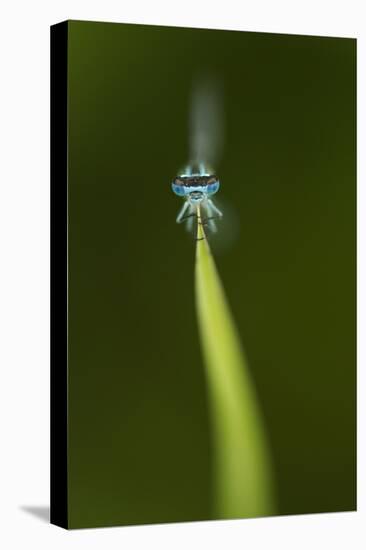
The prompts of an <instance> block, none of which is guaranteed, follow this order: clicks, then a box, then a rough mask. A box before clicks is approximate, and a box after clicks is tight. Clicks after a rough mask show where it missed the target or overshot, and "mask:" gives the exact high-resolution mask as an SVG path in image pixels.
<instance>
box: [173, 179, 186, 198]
mask: <svg viewBox="0 0 366 550" xmlns="http://www.w3.org/2000/svg"><path fill="white" fill-rule="evenodd" d="M172 189H173V192H174V193H175V194H176V195H178V196H179V197H184V195H185V194H186V190H185V187H184V185H177V184H176V183H174V182H173V183H172Z"/></svg>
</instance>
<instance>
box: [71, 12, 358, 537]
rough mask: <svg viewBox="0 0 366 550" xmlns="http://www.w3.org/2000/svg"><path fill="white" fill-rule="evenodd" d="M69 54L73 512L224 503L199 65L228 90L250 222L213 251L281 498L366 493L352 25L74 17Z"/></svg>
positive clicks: (119, 513) (235, 193)
mask: <svg viewBox="0 0 366 550" xmlns="http://www.w3.org/2000/svg"><path fill="white" fill-rule="evenodd" d="M68 53H69V182H68V186H69V187H68V192H69V195H68V197H69V389H68V392H69V400H68V407H69V463H68V466H69V470H68V475H69V523H70V526H71V527H88V526H103V525H116V524H135V523H146V522H148V523H150V522H171V521H182V520H201V519H210V518H212V517H213V515H212V511H211V491H212V488H211V481H210V476H211V470H210V468H211V466H210V432H209V422H208V406H207V396H206V388H205V379H204V370H203V364H202V359H201V355H200V348H199V341H198V335H197V326H196V319H195V311H194V298H193V296H194V294H193V290H194V289H193V262H194V240H193V239H192V238H191V237H189V236H188V235H187V234H186V233H185V231H184V230H183V228H182V227H181V226H177V225H176V224H175V216H176V214H177V211H178V208H179V207H180V205H181V200H180V199H179V198H178V197H176V196H174V195H173V193H172V191H171V189H170V182H171V180H172V178H173V177H174V176H175V174H176V172H177V170H178V168H179V167H180V166H181V165H182V163H184V162H185V161H186V160H187V156H188V142H187V135H188V127H187V121H188V115H189V102H190V93H191V89H192V83H194V81H195V79H197V78H198V77H199V76H200V75H201V74H202V72H209V73H211V74H214V75H216V76H217V77H218V79H219V80H220V81H221V83H222V85H223V89H224V98H225V119H226V138H225V150H224V154H223V157H222V160H221V162H220V163H219V165H218V166H217V173H218V175H219V177H220V180H221V189H220V193H219V195H220V197H221V198H222V199H223V200H224V201H225V203H227V204H228V205H232V207H233V208H234V210H235V211H236V216H237V218H238V220H239V222H240V232H239V235H238V237H237V239H236V240H235V241H234V242H233V243H232V245H231V246H230V247H229V248H226V250H222V251H221V252H220V253H218V254H217V255H216V259H217V264H218V268H219V271H220V274H221V276H222V279H223V282H224V285H225V288H226V291H227V294H228V298H229V302H230V304H231V306H232V309H233V312H234V316H235V319H236V321H237V323H238V327H239V331H240V334H241V335H242V340H243V343H244V345H245V348H246V351H247V355H248V357H249V361H250V366H251V369H252V373H253V377H254V380H255V384H256V387H257V390H258V393H259V398H260V402H261V405H262V408H263V411H264V415H265V419H266V423H267V428H268V436H269V440H270V444H271V449H272V453H273V461H274V468H275V473H276V482H277V491H278V502H279V506H278V512H279V514H295V513H308V512H330V511H341V510H353V509H355V505H356V504H355V500H356V495H355V492H356V490H355V199H356V184H355V154H356V150H355V70H356V69H355V57H356V41H355V40H352V39H339V38H321V37H304V36H289V35H274V34H261V33H244V32H235V31H233V32H228V31H214V30H195V29H180V28H163V27H150V26H135V25H124V24H121V25H119V24H106V23H85V22H74V21H72V22H70V23H69V45H68ZM225 223H227V224H230V220H228V217H226V220H225Z"/></svg>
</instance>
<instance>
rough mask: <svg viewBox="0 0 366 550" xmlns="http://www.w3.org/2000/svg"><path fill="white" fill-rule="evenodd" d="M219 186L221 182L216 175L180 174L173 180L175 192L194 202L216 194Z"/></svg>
mask: <svg viewBox="0 0 366 550" xmlns="http://www.w3.org/2000/svg"><path fill="white" fill-rule="evenodd" d="M219 187H220V182H219V180H218V179H217V177H216V176H215V175H199V174H189V175H180V176H177V177H176V178H175V179H174V181H173V182H172V189H173V192H174V193H175V194H176V195H178V196H180V197H186V198H187V199H188V200H191V201H192V202H200V201H201V200H203V199H204V198H205V197H208V196H211V195H214V194H215V193H217V191H218V190H219Z"/></svg>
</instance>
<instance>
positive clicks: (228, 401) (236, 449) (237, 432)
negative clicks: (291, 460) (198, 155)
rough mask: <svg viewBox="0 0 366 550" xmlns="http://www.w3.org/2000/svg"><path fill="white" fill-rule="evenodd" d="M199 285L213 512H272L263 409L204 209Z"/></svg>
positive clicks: (251, 514) (247, 514)
mask: <svg viewBox="0 0 366 550" xmlns="http://www.w3.org/2000/svg"><path fill="white" fill-rule="evenodd" d="M195 286H196V308H197V315H198V324H199V332H200V340H201V345H202V350H203V356H204V362H205V367H206V378H207V383H208V393H209V403H210V413H211V424H212V436H213V447H214V457H213V474H214V480H213V481H214V515H215V517H217V518H244V517H258V516H265V515H272V514H273V513H275V506H274V498H273V489H272V486H273V483H272V473H271V463H270V457H269V452H268V447H267V442H266V434H265V430H264V426H263V422H262V417H261V412H260V408H259V405H258V402H257V397H256V392H255V389H254V386H253V382H252V379H251V375H250V372H249V369H248V364H247V361H246V358H245V355H244V352H243V350H242V348H241V344H240V339H239V335H238V332H237V329H236V327H235V323H234V320H233V318H232V315H231V312H230V309H229V306H228V303H227V300H226V297H225V292H224V289H223V286H222V284H221V281H220V278H219V275H218V272H217V270H216V266H215V263H214V260H213V257H212V254H211V250H210V247H209V243H208V241H207V239H206V237H205V233H204V229H203V226H202V224H201V218H200V212H199V211H198V230H197V249H196V270H195Z"/></svg>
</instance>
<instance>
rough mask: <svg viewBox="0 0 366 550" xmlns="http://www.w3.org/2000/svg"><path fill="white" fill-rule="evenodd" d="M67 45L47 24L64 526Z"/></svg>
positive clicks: (58, 504) (64, 518) (54, 405)
mask: <svg viewBox="0 0 366 550" xmlns="http://www.w3.org/2000/svg"><path fill="white" fill-rule="evenodd" d="M67 44H68V23H67V22H64V23H59V24H57V25H54V26H52V27H51V510H50V512H51V514H50V515H51V523H53V524H55V525H58V526H60V527H64V528H67V527H68V505H67V502H68V488H67V127H68V125H67V115H68V113H67Z"/></svg>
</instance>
